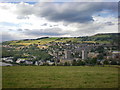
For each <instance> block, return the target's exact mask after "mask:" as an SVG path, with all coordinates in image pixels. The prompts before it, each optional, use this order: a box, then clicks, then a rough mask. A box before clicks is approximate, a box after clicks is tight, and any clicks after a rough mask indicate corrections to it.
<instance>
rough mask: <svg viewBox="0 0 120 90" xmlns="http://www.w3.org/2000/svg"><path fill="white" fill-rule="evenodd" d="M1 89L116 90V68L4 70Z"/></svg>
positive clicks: (29, 67)
mask: <svg viewBox="0 0 120 90" xmlns="http://www.w3.org/2000/svg"><path fill="white" fill-rule="evenodd" d="M2 72H3V73H2V86H3V88H118V68H115V67H90V66H12V67H9V66H5V67H2Z"/></svg>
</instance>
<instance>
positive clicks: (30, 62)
mask: <svg viewBox="0 0 120 90" xmlns="http://www.w3.org/2000/svg"><path fill="white" fill-rule="evenodd" d="M25 64H29V65H31V64H33V61H30V60H25Z"/></svg>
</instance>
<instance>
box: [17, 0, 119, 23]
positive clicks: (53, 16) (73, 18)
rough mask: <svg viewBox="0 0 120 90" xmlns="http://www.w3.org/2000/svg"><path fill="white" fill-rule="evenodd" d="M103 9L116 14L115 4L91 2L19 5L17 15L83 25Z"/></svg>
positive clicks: (116, 5) (116, 4) (116, 6)
mask: <svg viewBox="0 0 120 90" xmlns="http://www.w3.org/2000/svg"><path fill="white" fill-rule="evenodd" d="M104 9H108V10H110V12H117V9H118V3H117V2H102V3H101V2H92V3H90V2H89V3H88V2H86V3H83V2H77V3H75V2H74V3H45V4H42V5H41V3H37V4H35V5H34V6H31V5H26V4H24V3H23V4H20V5H18V10H17V12H18V15H23V16H27V15H31V14H34V15H36V16H38V17H45V18H46V19H48V20H50V21H55V22H58V21H65V22H78V23H85V22H90V21H93V18H92V15H93V14H95V13H97V12H100V11H102V10H104Z"/></svg>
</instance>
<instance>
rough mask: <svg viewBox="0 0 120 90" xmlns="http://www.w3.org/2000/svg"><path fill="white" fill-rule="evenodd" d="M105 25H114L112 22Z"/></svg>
mask: <svg viewBox="0 0 120 90" xmlns="http://www.w3.org/2000/svg"><path fill="white" fill-rule="evenodd" d="M105 24H107V25H110V26H111V25H115V24H114V23H112V22H106V23H105Z"/></svg>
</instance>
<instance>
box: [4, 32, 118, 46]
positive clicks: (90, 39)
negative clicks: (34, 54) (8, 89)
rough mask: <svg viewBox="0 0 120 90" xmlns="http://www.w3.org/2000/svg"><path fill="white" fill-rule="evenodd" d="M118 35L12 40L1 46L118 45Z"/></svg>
mask: <svg viewBox="0 0 120 90" xmlns="http://www.w3.org/2000/svg"><path fill="white" fill-rule="evenodd" d="M119 36H120V33H106V34H96V35H93V36H85V37H42V38H37V39H24V40H14V41H5V42H3V43H2V44H3V45H16V46H17V45H25V46H26V45H30V44H39V45H44V44H48V43H50V42H67V41H72V42H78V43H118V42H119V41H120V38H119Z"/></svg>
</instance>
